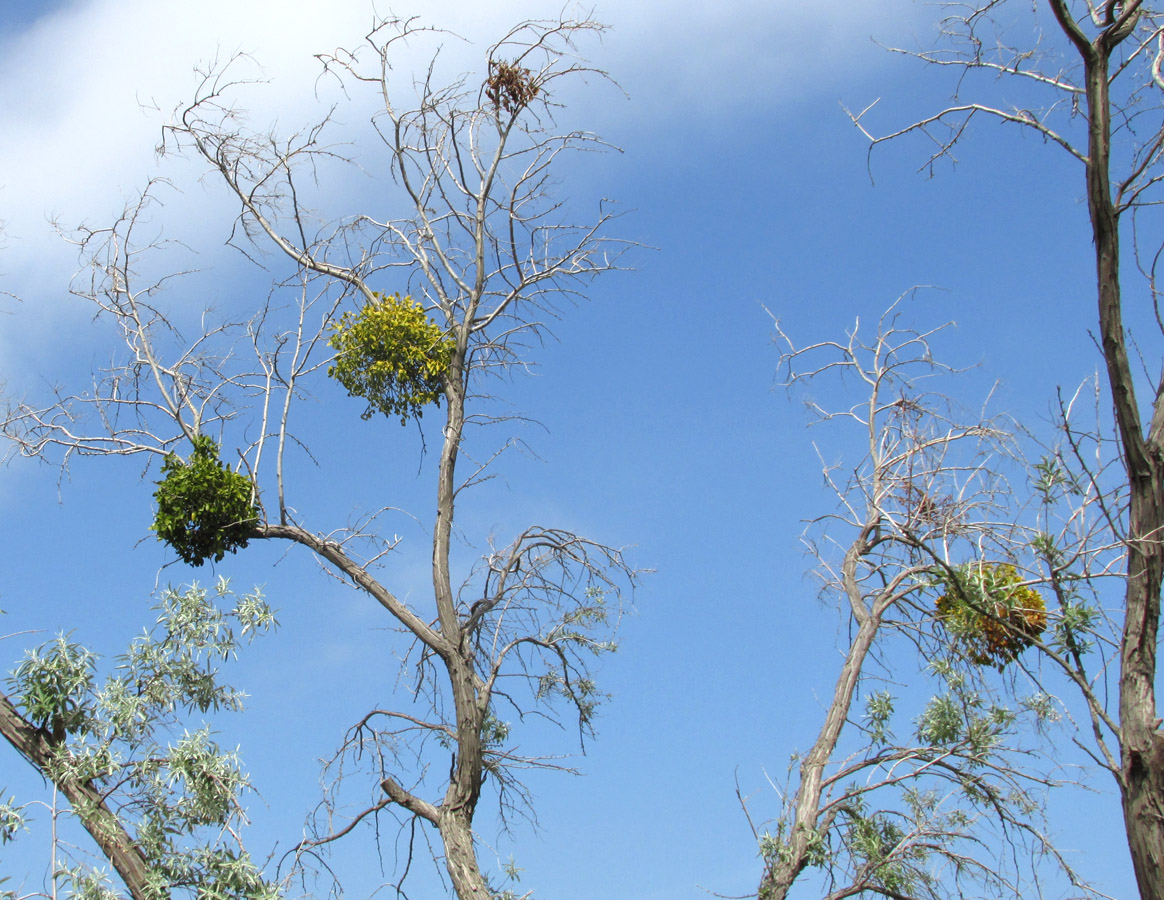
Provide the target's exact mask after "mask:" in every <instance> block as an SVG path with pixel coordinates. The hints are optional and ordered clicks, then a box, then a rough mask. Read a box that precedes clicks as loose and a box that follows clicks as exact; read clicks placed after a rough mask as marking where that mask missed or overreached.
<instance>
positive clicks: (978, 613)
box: [937, 562, 1047, 669]
mask: <svg viewBox="0 0 1164 900" xmlns="http://www.w3.org/2000/svg"><path fill="white" fill-rule="evenodd" d="M1022 581H1023V579H1022V577H1021V576H1020V575H1019V573H1018V570H1017V569H1016V568H1015V567H1014V566H1013V565H1011V564H1010V563H992V562H982V563H970V564H969V565H965V566H959V567H958V568H957V569H955V570H954V571H953V573H952V574H950V575H947V576H946V577H944V578H943V585H944V587H945V588H946V590H945V593H943V594H942V595H941V596H940V597H939V598H938V601H937V613H938V621H940V622H941V623H942V624H943V625H944V626H945V628H946V630H947V631H949V632H950V634H951V635H953V636H954V637H955V639H956V640H957V641H958V642H959V643H960V644H961V645H962V647H963V648H964V649H965V651H966V655H967V656H968V657H969V658H970V661H971V662H974V663H976V664H977V665H980V666H987V665H995V666H998V668H999V669H1002V668H1004V667H1005V666H1006V664H1007V663H1009V662H1011V661H1012V660H1013V659H1015V658H1016V657H1017V656H1018V655H1019V654H1020V653H1022V651H1024V650H1026V649H1027V648H1028V647H1030V646H1031V645H1032V644H1033V643H1034V642H1035V641H1036V640H1037V639H1038V638H1039V636H1040V635H1041V634H1042V633H1043V631H1044V630H1045V629H1046V627H1047V608H1046V605H1045V604H1044V603H1043V598H1042V596H1040V594H1039V592H1038V591H1036V590H1034V589H1033V588H1031V587H1029V586H1027V585H1024V584H1023V583H1022Z"/></svg>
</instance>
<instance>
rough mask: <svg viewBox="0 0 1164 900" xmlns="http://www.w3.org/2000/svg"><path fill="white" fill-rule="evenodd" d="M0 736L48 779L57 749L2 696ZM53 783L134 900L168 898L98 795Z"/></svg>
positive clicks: (73, 784) (83, 786) (77, 785)
mask: <svg viewBox="0 0 1164 900" xmlns="http://www.w3.org/2000/svg"><path fill="white" fill-rule="evenodd" d="M0 734H2V735H3V736H4V738H5V740H7V741H8V743H9V744H11V745H12V746H13V748H14V749H15V750H16V752H17V753H19V754H20V755H21V756H23V757H24V758H25V759H26V760H27V761H28V763H29V764H30V765H31V766H32V767H33V768H34V769H36V770H37V771H38V772H40V774H41V775H42V776H43V777H45V778H48V777H49V775H48V772H49V763H50V762H51V761H52V758H53V756H54V755H55V754H56V753H58V752H60V748H59V745H57V744H56V743H55V742H54V741H52V740H50V738H49V737H48V735H47V734H46V733H45V732H44V731H43V730H42V729H40V728H36V727H34V726H33V725H32V724H31V723H29V722H28V720H27V719H25V718H24V717H23V716H22V715H21V714H20V712H19V711H18V710H17V709H16V707H15V706H13V705H12V701H11V700H9V699H8V698H7V697H6V696H4V694H0ZM54 783H55V784H56V786H57V789H58V790H60V792H61V793H62V794H64V795H65V798H66V799H67V800H68V801H69V803H70V804H71V805H72V808H73V812H74V813H75V814H76V816H77V818H78V819H79V820H80V822H81V825H82V826H84V828H85V830H86V831H88V832H89V834H90V836H91V837H92V838H93V840H94V841H95V842H96V844H97V846H98V847H100V848H101V852H102V853H103V854H104V855H105V857H106V859H108V860H109V861H110V862H111V863H112V864H113V868H114V869H116V870H117V874H118V875H119V876H120V877H121V880H122V881H123V882H124V883H125V887H126V889H127V890H128V891H129V893H130V896H132V897H133V900H159V898H160V897H164V896H167V894H166V893H159V891H158V889H157V885H156V883H155V884H152V885H151V883H150V867H149V863H147V862H146V859H145V857H144V856H142V854H141V851H139V850H138V848H137V845H136V844H135V843H134V840H133V837H132V836H131V835H130V834H129V832H127V831H126V830H125V826H123V825H122V824H121V820H120V819H118V818H117V816H116V815H115V814H114V813H113V811H112V810H111V809H110V808H109V807H108V806H107V805H106V803H105V800H104V798H103V797H102V796H101V792H100V791H98V790H97V789H96V788H94V787H93V785H92V784H90V783H88V782H80V781H76V780H73V779H61V780H60V781H55V782H54Z"/></svg>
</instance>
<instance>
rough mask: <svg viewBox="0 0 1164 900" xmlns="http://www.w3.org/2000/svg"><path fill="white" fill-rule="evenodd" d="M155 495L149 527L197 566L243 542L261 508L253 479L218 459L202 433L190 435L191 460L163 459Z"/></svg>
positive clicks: (178, 458)
mask: <svg viewBox="0 0 1164 900" xmlns="http://www.w3.org/2000/svg"><path fill="white" fill-rule="evenodd" d="M162 476H163V477H162V480H161V481H159V482H157V485H158V490H157V493H155V494H154V499H155V500H157V502H158V513H157V517H156V518H155V519H154V524H153V530H154V531H156V532H157V533H158V540H159V541H165V542H166V543H167V544H169V545H170V546H171V547H172V548H173V549H174V551H175V552H176V553H177V554H178V555H179V556H180V557H182V560H183V561H184V562H186V563H187V564H189V565H192V566H200V565H202V564H203V563H204V562H206V560H208V559H210V558H212V557H213V558H214V561H215V562H218V561H220V560H221V559H222V558H223V556H225V555H226V554H227V553H228V552H229V553H234V552H235V551H236V550H237V549H238V548H239V547H245V546H246V545H247V539H248V538H249V537H250V536H251V534H252V533H253V530H254V526H255V522H256V521H257V520H258V517H259V509H258V506H257V505H256V504H255V501H254V484H253V483H252V482H251V480H250V479H249V478H247V477H246V476H245V475H241V474H239V473H238V472H235V471H233V470H232V469H231V468H230V466H227V465H226V464H224V463H223V462H221V461H220V460H219V458H218V445H217V444H216V443H215V442H214V440H213V439H212V438H209V437H207V436H206V435H198V436H197V437H195V438H194V452H193V453H192V454H191V455H190V459H189V461H187V460H183V459H182V458H181V457H180V456H178V455H177V454H176V453H171V454H169V455H168V456H167V457H166V461H165V462H164V463H162Z"/></svg>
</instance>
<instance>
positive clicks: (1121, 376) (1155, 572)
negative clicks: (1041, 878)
mask: <svg viewBox="0 0 1164 900" xmlns="http://www.w3.org/2000/svg"><path fill="white" fill-rule="evenodd" d="M1051 5H1052V8H1053V10H1054V11H1055V13H1056V15H1057V17H1058V18H1059V20H1060V23H1061V24H1063V25H1064V30H1065V31H1066V32H1067V34H1068V36H1069V37H1071V38H1072V40H1073V41H1074V43H1075V44H1076V47H1077V49H1078V50H1079V52H1080V55H1081V56H1082V57H1083V60H1084V64H1085V67H1086V69H1085V76H1086V88H1087V103H1088V158H1087V200H1088V210H1089V212H1090V215H1091V225H1092V235H1093V238H1094V241H1095V258H1096V280H1097V288H1098V299H1099V322H1100V336H1101V343H1102V347H1103V355H1104V360H1105V362H1106V367H1107V374H1108V382H1109V386H1110V389H1111V396H1112V404H1113V408H1114V412H1115V417H1116V424H1117V426H1118V428H1119V435H1120V444H1121V448H1122V450H1123V457H1124V465H1125V466H1126V469H1127V480H1128V493H1129V498H1128V503H1129V507H1128V533H1127V536H1126V544H1127V575H1126V586H1125V599H1124V628H1123V634H1122V636H1121V641H1120V700H1119V707H1120V719H1119V721H1120V725H1119V728H1120V734H1119V740H1120V777H1119V781H1120V798H1121V802H1122V806H1123V812H1124V825H1125V828H1126V831H1127V836H1128V846H1129V848H1130V850H1131V855H1132V865H1133V868H1134V870H1135V873H1136V883H1137V886H1138V888H1139V892H1140V898H1141V900H1164V736H1161V734H1160V732H1159V731H1158V726H1159V724H1160V720H1159V718H1157V715H1156V689H1155V685H1156V641H1157V632H1158V630H1159V624H1160V589H1161V581H1162V578H1164V552H1162V551H1164V547H1162V545H1161V536H1162V535H1164V454H1162V453H1161V436H1162V433H1164V429H1162V422H1164V393H1162V392H1161V391H1159V390H1158V391H1157V396H1156V400H1155V403H1154V404H1153V412H1152V419H1151V423H1150V425H1149V427H1148V429H1147V435H1145V433H1144V426H1143V423H1142V417H1141V412H1140V408H1139V404H1138V403H1137V401H1136V394H1135V383H1134V381H1133V378H1132V372H1131V365H1130V364H1129V362H1128V353H1127V336H1126V334H1125V330H1124V325H1123V313H1122V300H1121V295H1120V268H1119V266H1120V247H1119V211H1118V210H1117V209H1116V207H1115V205H1114V203H1113V201H1112V195H1111V183H1110V165H1111V98H1110V95H1109V85H1110V80H1109V77H1108V75H1109V66H1108V60H1109V59H1110V56H1111V53H1112V50H1113V49H1114V47H1115V46H1116V45H1117V44H1118V43H1119V42H1120V41H1121V40H1122V39H1123V37H1126V35H1127V33H1128V29H1127V28H1126V27H1125V26H1124V25H1123V24H1121V23H1120V22H1117V23H1114V24H1112V25H1110V26H1109V27H1108V28H1107V29H1106V30H1105V31H1104V32H1102V33H1101V34H1100V35H1099V36H1098V37H1097V38H1096V40H1095V41H1094V43H1085V42H1081V40H1080V37H1081V32H1080V31H1079V30H1078V28H1077V27H1076V28H1074V29H1073V28H1072V27H1071V26H1072V25H1073V23H1070V22H1069V20H1067V19H1066V18H1065V9H1064V7H1063V4H1062V0H1052V4H1051ZM1133 14H1134V13H1133ZM1120 18H1121V19H1123V18H1124V17H1123V16H1121V17H1120ZM1121 34H1122V35H1123V36H1122V37H1121Z"/></svg>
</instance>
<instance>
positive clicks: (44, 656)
mask: <svg viewBox="0 0 1164 900" xmlns="http://www.w3.org/2000/svg"><path fill="white" fill-rule="evenodd" d="M215 593H216V594H217V599H218V600H219V601H225V602H230V601H231V600H233V601H234V602H233V609H232V608H230V607H229V606H227V607H226V608H222V607H220V606H219V604H218V603H216V602H215V600H214V599H212V598H211V596H209V594H208V592H207V591H206V590H204V589H202V588H199V587H198V586H197V585H194V586H191V587H190V588H188V589H186V590H183V591H175V590H169V591H166V592H165V594H164V595H163V597H162V601H161V604H160V605H159V607H158V610H159V614H158V617H157V625H156V627H155V628H154V629H153V630H152V631H151V632H149V633H145V634H142V635H141V636H139V637H138V638H137V639H136V640H135V641H134V642H133V643H132V645H131V646H130V648H129V650H128V652H127V653H126V654H125V655H124V656H122V657H121V658H120V659H119V660H118V661H117V665H116V667H115V668H113V670H112V672H111V674H110V675H109V677H108V678H107V679H106V680H105V682H104V684H99V683H98V681H97V679H96V678H95V677H94V670H95V668H96V666H97V658H96V657H95V655H94V654H93V653H91V652H90V651H89V650H87V649H85V648H84V647H82V646H80V645H77V644H72V643H69V642H68V641H66V640H65V639H64V638H63V637H61V638H58V639H57V640H56V641H53V642H51V643H50V644H48V645H46V646H44V647H41V648H39V649H38V650H34V651H31V652H30V653H28V654H27V656H26V659H25V661H24V663H22V664H21V665H20V666H19V667H18V668H17V669H16V671H15V672H14V673H13V676H12V678H11V680H10V685H11V689H12V694H13V700H14V702H15V703H16V704H17V705H18V706H19V707H21V708H22V710H23V713H24V715H25V717H26V718H28V719H29V720H30V721H32V722H35V723H37V724H51V723H54V722H57V721H58V720H59V719H60V717H61V716H62V713H61V712H60V711H62V710H63V711H67V713H68V717H67V719H66V724H67V729H65V731H64V733H63V734H60V733H58V735H57V737H58V738H59V739H60V740H61V744H60V748H61V750H60V752H59V753H57V754H56V756H55V757H54V759H53V761H52V764H51V766H50V767H48V768H47V769H46V770H45V771H44V774H45V775H46V776H48V777H49V778H51V779H53V780H54V781H57V782H58V783H60V781H62V780H65V779H69V780H73V781H81V782H84V783H88V784H90V785H91V786H92V787H93V788H94V789H96V790H98V791H100V792H101V794H102V795H103V797H104V798H105V802H106V805H107V807H108V808H109V810H110V811H111V812H112V814H113V815H114V816H115V818H116V820H117V822H118V823H119V824H120V826H121V827H122V828H123V829H124V830H125V831H126V833H128V834H129V835H131V836H132V837H133V839H134V843H135V845H136V847H137V849H138V850H139V852H140V853H141V854H142V856H143V858H144V859H145V860H146V862H147V863H148V865H149V867H150V877H151V886H152V887H153V888H155V893H156V896H157V897H159V898H167V897H169V898H173V900H180V898H188V900H241V898H245V900H275V898H276V897H277V891H276V887H275V885H273V884H272V883H270V882H268V881H267V880H266V879H264V878H263V875H262V872H261V870H260V868H259V867H258V866H257V865H256V864H255V863H254V862H253V861H252V860H251V858H250V856H249V855H248V854H247V852H246V850H245V849H244V848H243V847H242V846H241V843H240V839H239V836H238V835H239V832H240V830H241V826H242V825H243V824H244V823H245V812H244V807H243V805H242V803H241V802H240V801H241V798H242V796H243V795H244V794H245V793H246V792H247V791H248V790H249V789H250V780H249V778H248V776H247V774H246V773H245V772H244V771H243V768H242V764H241V762H240V761H239V759H238V754H237V752H235V751H233V750H226V749H224V748H222V747H220V746H219V745H218V744H217V743H216V742H215V741H214V740H213V739H212V736H211V735H212V732H211V727H210V726H209V725H207V724H205V723H200V724H199V725H198V726H197V727H194V728H190V727H188V724H193V723H190V722H189V720H190V719H191V718H195V717H196V718H197V719H201V718H202V716H203V715H205V714H206V713H207V712H208V711H210V710H217V709H227V710H239V709H241V708H242V698H243V694H242V692H241V691H239V690H237V689H236V688H234V687H232V686H230V685H228V684H225V683H223V682H222V681H221V680H220V679H219V677H218V670H219V666H220V665H221V663H223V662H225V661H226V660H228V659H230V658H232V657H234V656H236V655H237V654H238V651H239V649H240V648H241V647H242V645H243V644H244V643H245V642H247V641H249V640H250V639H252V638H253V637H254V636H256V635H257V634H259V633H261V632H265V631H269V630H270V629H272V628H274V627H275V624H276V623H275V617H274V613H273V611H272V610H271V608H270V606H268V605H267V603H266V602H265V601H264V600H263V598H262V597H261V596H260V595H259V594H257V593H255V594H252V595H247V596H244V597H238V598H235V597H234V595H233V594H232V593H231V592H230V590H229V587H228V584H227V582H226V581H225V580H220V581H219V583H218V586H217V589H216V592H215ZM74 813H75V814H77V815H78V816H80V817H82V818H83V817H84V815H85V812H84V810H83V809H75V810H74ZM22 825H23V822H22V818H21V816H20V810H19V807H17V806H16V802H15V800H11V799H10V800H8V801H7V802H4V803H0V843H3V842H4V841H6V840H8V839H11V838H12V837H14V836H15V835H16V832H17V831H18V830H20V829H21V827H22ZM55 877H56V879H57V884H58V885H59V886H61V887H63V888H64V889H65V891H66V892H67V894H68V895H70V896H72V897H74V898H78V900H80V898H84V900H116V898H117V897H119V895H118V894H117V893H116V891H114V890H113V889H112V887H111V885H110V882H109V879H108V877H107V873H106V872H105V871H103V870H101V869H95V868H93V867H92V866H91V865H89V864H88V863H87V862H80V861H78V862H77V863H76V865H62V866H61V868H59V869H58V870H57V872H56V875H55ZM0 897H3V892H2V891H0Z"/></svg>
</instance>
